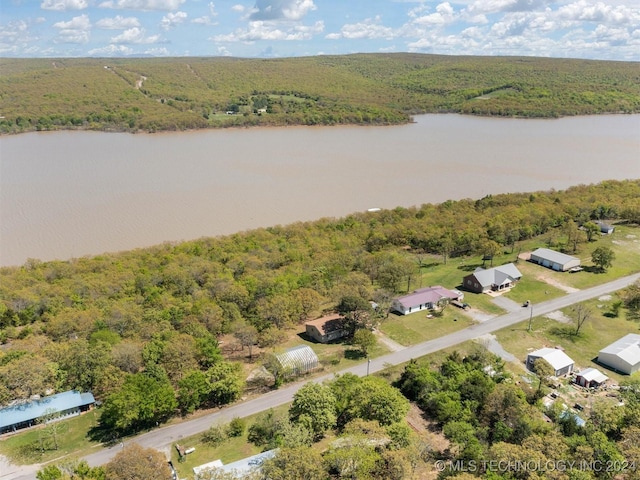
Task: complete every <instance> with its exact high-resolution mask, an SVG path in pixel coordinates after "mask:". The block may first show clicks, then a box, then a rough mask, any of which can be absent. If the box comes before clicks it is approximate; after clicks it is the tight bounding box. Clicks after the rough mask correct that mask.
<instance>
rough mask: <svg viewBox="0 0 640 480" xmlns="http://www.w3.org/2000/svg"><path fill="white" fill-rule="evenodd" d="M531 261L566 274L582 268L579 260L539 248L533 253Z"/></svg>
mask: <svg viewBox="0 0 640 480" xmlns="http://www.w3.org/2000/svg"><path fill="white" fill-rule="evenodd" d="M529 260H530V261H532V262H533V263H537V264H538V265H542V266H543V267H547V268H550V269H552V270H557V271H559V272H566V271H567V270H570V269H572V268H574V267H579V266H580V259H579V258H577V257H572V256H571V255H567V254H565V253H561V252H556V251H555V250H550V249H548V248H538V249H536V250H535V251H533V252H531V257H530V258H529Z"/></svg>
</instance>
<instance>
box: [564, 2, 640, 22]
mask: <svg viewBox="0 0 640 480" xmlns="http://www.w3.org/2000/svg"><path fill="white" fill-rule="evenodd" d="M558 13H559V16H560V18H562V19H565V20H572V21H582V22H598V23H606V24H611V25H628V24H631V25H635V26H639V24H640V8H630V7H628V6H624V5H618V6H612V5H605V4H604V3H602V2H597V3H589V2H587V1H586V0H579V1H577V2H574V3H570V4H568V5H564V6H562V7H560V9H559V10H558Z"/></svg>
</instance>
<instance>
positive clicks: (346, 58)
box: [0, 53, 640, 133]
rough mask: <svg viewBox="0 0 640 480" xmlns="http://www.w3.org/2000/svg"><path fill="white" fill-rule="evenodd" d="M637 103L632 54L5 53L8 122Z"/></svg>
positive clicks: (3, 99) (358, 118)
mask: <svg viewBox="0 0 640 480" xmlns="http://www.w3.org/2000/svg"><path fill="white" fill-rule="evenodd" d="M639 111H640V68H639V66H638V64H637V63H634V62H611V61H596V60H571V59H553V58H533V57H457V56H439V55H421V54H409V53H397V54H355V55H343V56H315V57H301V58H285V59H238V58H153V59H151V58H148V59H92V58H83V59H70V58H66V59H7V58H5V59H1V60H0V117H1V118H0V133H19V132H26V131H33V130H56V129H78V128H79V129H91V130H105V131H129V132H137V131H147V132H154V131H160V130H185V129H195V128H216V127H229V126H254V125H292V124H293V125H318V124H321V125H334V124H397V123H405V122H407V121H409V119H410V115H412V114H418V113H431V112H456V113H465V114H475V115H498V116H518V117H559V116H565V115H585V114H598V113H637V112H639Z"/></svg>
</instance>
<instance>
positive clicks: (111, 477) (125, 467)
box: [105, 443, 171, 480]
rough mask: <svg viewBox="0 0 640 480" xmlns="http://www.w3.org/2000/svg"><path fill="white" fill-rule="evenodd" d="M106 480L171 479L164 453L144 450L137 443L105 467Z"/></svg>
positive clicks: (125, 449) (117, 455)
mask: <svg viewBox="0 0 640 480" xmlns="http://www.w3.org/2000/svg"><path fill="white" fill-rule="evenodd" d="M105 472H106V480H125V479H131V480H158V479H161V478H171V470H170V469H169V464H168V463H167V459H166V457H165V455H164V453H162V452H159V451H157V450H154V449H153V448H143V447H141V446H140V445H138V444H137V443H134V444H131V445H128V446H126V447H125V448H124V449H123V450H122V451H120V452H118V453H117V454H116V456H115V457H113V459H112V460H111V461H110V462H109V463H107V464H106V465H105Z"/></svg>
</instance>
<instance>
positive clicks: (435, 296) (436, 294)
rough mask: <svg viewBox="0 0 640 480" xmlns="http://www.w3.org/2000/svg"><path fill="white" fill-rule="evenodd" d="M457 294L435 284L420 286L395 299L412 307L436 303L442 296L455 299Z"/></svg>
mask: <svg viewBox="0 0 640 480" xmlns="http://www.w3.org/2000/svg"><path fill="white" fill-rule="evenodd" d="M459 296H460V295H459V294H457V293H455V292H452V291H451V290H447V289H446V288H444V287H441V286H440V285H435V286H433V287H425V288H420V289H418V290H415V291H414V292H412V293H410V294H408V295H404V296H403V297H398V299H397V300H398V302H400V303H401V304H402V305H403V306H405V307H412V306H414V305H422V304H426V303H438V300H440V299H441V298H442V297H446V298H451V299H457V298H458V297H459Z"/></svg>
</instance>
